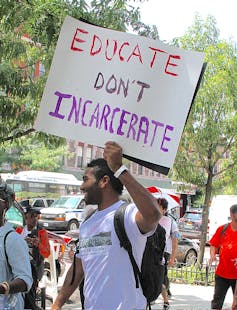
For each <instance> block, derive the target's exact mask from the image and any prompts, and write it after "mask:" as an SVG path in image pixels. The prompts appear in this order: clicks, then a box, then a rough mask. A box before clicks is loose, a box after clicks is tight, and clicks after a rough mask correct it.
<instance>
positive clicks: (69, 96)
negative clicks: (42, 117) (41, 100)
mask: <svg viewBox="0 0 237 310" xmlns="http://www.w3.org/2000/svg"><path fill="white" fill-rule="evenodd" d="M54 94H55V95H56V96H58V101H57V104H56V107H55V110H54V112H49V115H51V116H53V117H57V118H60V119H64V117H65V115H62V114H60V113H59V109H60V106H61V103H62V100H63V99H68V98H71V97H72V95H69V94H63V93H60V92H59V91H56V92H55V93H54Z"/></svg>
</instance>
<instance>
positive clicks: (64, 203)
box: [50, 196, 83, 209]
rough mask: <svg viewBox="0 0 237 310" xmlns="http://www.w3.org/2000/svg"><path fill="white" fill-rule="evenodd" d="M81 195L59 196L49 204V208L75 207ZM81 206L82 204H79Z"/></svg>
mask: <svg viewBox="0 0 237 310" xmlns="http://www.w3.org/2000/svg"><path fill="white" fill-rule="evenodd" d="M82 199H83V197H78V196H77V197H76V196H75V197H60V198H58V199H57V200H55V201H54V202H53V203H52V204H51V206H50V207H51V208H63V209H77V206H78V205H79V203H80V202H81V201H82ZM81 208H83V204H82V206H81Z"/></svg>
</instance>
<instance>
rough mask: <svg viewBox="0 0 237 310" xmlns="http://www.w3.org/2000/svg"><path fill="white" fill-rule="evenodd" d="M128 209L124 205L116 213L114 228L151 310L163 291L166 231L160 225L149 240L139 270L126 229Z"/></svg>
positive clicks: (137, 285)
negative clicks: (126, 211) (125, 217)
mask: <svg viewBox="0 0 237 310" xmlns="http://www.w3.org/2000/svg"><path fill="white" fill-rule="evenodd" d="M126 207H127V204H123V205H121V206H120V207H119V208H118V209H117V211H116V212H115V216H114V227H115V231H116V234H117V236H118V239H119V241H120V246H121V247H123V248H124V249H125V250H126V251H127V252H128V255H129V258H130V261H131V264H132V267H133V272H134V277H135V281H136V288H138V287H139V283H140V285H141V288H142V291H143V294H144V296H145V297H146V299H147V303H148V306H149V309H151V305H150V303H151V302H152V301H154V300H156V299H157V298H158V296H159V295H160V293H161V291H162V284H163V280H164V272H165V266H164V264H163V261H164V260H163V258H164V249H165V243H166V236H165V235H166V231H165V229H164V228H163V227H162V226H161V225H160V224H158V226H157V228H156V231H155V232H154V234H153V235H152V236H150V237H148V238H147V242H146V246H145V250H144V253H143V258H142V265H141V270H139V268H138V266H137V263H136V261H135V259H134V256H133V253H132V245H131V242H130V240H129V239H128V236H127V234H126V231H125V227H124V215H125V210H126Z"/></svg>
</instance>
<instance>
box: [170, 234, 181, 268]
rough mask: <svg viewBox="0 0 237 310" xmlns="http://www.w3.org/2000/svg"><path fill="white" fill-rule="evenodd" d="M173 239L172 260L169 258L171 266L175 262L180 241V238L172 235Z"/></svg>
mask: <svg viewBox="0 0 237 310" xmlns="http://www.w3.org/2000/svg"><path fill="white" fill-rule="evenodd" d="M171 240H172V252H171V255H170V260H169V265H168V266H169V267H172V266H173V265H174V263H175V257H176V254H177V249H178V242H179V240H178V239H177V238H175V237H171Z"/></svg>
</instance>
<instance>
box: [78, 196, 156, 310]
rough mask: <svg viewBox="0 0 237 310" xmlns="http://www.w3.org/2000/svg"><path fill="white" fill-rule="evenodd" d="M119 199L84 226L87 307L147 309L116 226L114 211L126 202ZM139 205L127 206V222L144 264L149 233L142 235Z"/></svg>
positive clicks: (82, 242)
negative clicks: (138, 215) (139, 224)
mask: <svg viewBox="0 0 237 310" xmlns="http://www.w3.org/2000/svg"><path fill="white" fill-rule="evenodd" d="M123 203H124V202H123V201H118V202H117V203H115V204H114V205H112V206H110V207H109V208H107V209H105V210H102V211H98V210H97V211H96V212H95V213H94V214H93V215H92V216H91V217H90V218H89V219H87V220H86V222H85V223H83V224H81V226H80V252H79V254H78V257H79V258H81V260H82V266H83V270H84V274H85V284H84V295H85V309H86V310H138V309H139V310H144V309H145V307H146V299H145V297H144V296H143V294H142V290H141V288H140V287H139V288H138V289H136V283H135V278H134V273H133V269H132V265H131V262H130V259H129V256H128V254H127V252H126V250H124V249H123V248H121V247H120V244H119V240H118V237H117V235H116V232H115V229H114V213H115V211H116V210H117V209H118V207H119V206H120V205H121V204H123ZM136 212H137V208H136V206H135V205H134V204H130V205H129V206H127V208H126V212H125V218H124V224H125V229H126V232H127V235H128V237H129V240H130V241H131V243H132V246H133V255H134V257H135V259H136V262H137V263H138V266H139V267H140V266H141V261H142V256H143V252H144V248H145V244H146V240H147V236H149V235H150V234H152V233H153V232H151V233H148V234H145V235H143V234H141V232H140V231H139V229H138V226H137V224H136V222H135V215H136Z"/></svg>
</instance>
